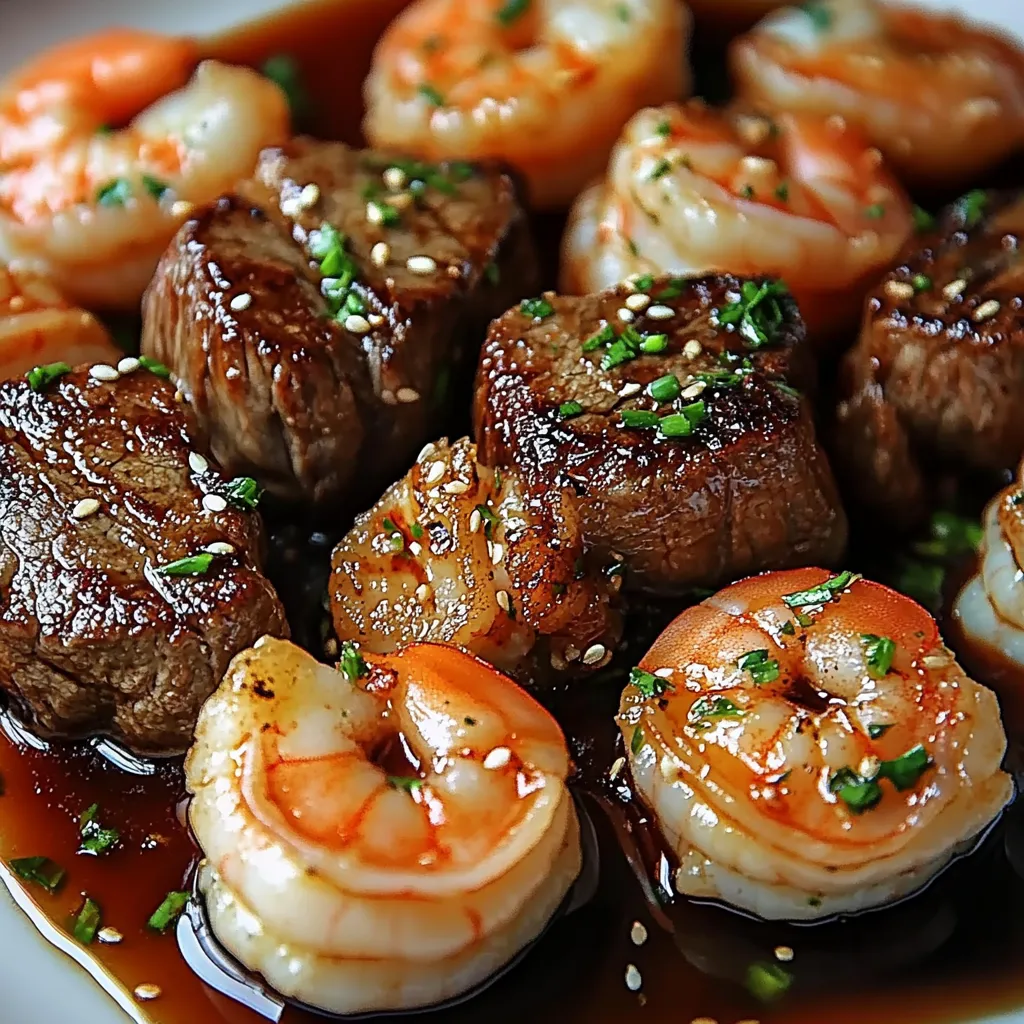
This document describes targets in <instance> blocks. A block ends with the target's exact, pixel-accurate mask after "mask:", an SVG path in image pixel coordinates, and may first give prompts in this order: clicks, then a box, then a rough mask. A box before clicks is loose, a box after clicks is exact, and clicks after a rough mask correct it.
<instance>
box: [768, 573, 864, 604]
mask: <svg viewBox="0 0 1024 1024" xmlns="http://www.w3.org/2000/svg"><path fill="white" fill-rule="evenodd" d="M859 579H860V575H859V574H858V573H853V572H850V571H849V570H844V571H843V572H841V573H838V574H837V575H835V576H831V577H829V579H827V580H825V582H824V583H820V584H819V585H818V586H816V587H812V588H811V589H810V590H798V591H797V592H796V593H795V594H783V595H782V600H783V601H785V602H786V604H788V605H789V607H790V608H802V607H803V606H804V605H809V604H828V602H829V601H831V600H832V599H833V597H835V595H836V594H838V593H840V592H841V591H843V590H845V589H846V588H847V587H849V586H852V585H853V584H854V583H856V582H857V580H859Z"/></svg>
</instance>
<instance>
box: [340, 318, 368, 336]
mask: <svg viewBox="0 0 1024 1024" xmlns="http://www.w3.org/2000/svg"><path fill="white" fill-rule="evenodd" d="M369 329H370V321H369V320H367V319H366V317H365V316H360V315H359V314H358V313H352V314H350V315H349V316H347V317H345V330H346V331H348V332H349V333H350V334H366V332H367V331H369Z"/></svg>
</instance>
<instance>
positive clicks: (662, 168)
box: [647, 157, 672, 181]
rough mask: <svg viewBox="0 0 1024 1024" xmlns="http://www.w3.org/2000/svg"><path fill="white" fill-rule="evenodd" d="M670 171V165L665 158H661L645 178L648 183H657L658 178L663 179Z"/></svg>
mask: <svg viewBox="0 0 1024 1024" xmlns="http://www.w3.org/2000/svg"><path fill="white" fill-rule="evenodd" d="M671 170H672V164H670V163H669V161H668V160H666V159H665V157H662V158H661V159H660V160H659V161H658V162H657V163H656V164H655V165H654V167H652V168H651V173H650V174H649V175H648V176H647V178H648V181H657V180H658V178H662V177H664V176H665V175H666V174H668V172H669V171H671Z"/></svg>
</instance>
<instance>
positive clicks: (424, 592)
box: [416, 583, 431, 601]
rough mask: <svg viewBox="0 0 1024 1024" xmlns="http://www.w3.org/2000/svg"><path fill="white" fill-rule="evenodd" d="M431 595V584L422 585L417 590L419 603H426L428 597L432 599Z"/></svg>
mask: <svg viewBox="0 0 1024 1024" xmlns="http://www.w3.org/2000/svg"><path fill="white" fill-rule="evenodd" d="M430 593H431V591H430V584H429V583H421V584H420V585H419V586H418V587H417V588H416V600H417V601H426V599H427V598H428V597H430Z"/></svg>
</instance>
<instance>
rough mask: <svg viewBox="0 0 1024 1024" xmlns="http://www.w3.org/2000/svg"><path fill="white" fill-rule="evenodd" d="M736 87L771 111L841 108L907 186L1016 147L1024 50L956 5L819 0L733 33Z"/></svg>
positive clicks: (967, 169) (929, 182)
mask: <svg viewBox="0 0 1024 1024" xmlns="http://www.w3.org/2000/svg"><path fill="white" fill-rule="evenodd" d="M730 66H731V69H732V73H733V76H734V78H735V80H736V85H737V91H738V94H739V96H740V97H741V98H742V99H743V100H746V101H749V102H753V103H755V104H757V105H758V106H760V107H763V108H765V109H768V110H776V111H779V110H788V111H792V112H794V113H814V114H821V115H840V116H842V117H843V118H845V119H846V120H847V121H848V122H849V123H850V124H852V125H856V126H857V127H858V128H860V129H861V130H862V131H863V132H864V133H865V134H866V135H867V136H868V137H869V138H870V139H871V141H872V142H873V143H874V145H876V146H877V147H878V148H879V149H880V150H881V151H882V152H883V153H884V154H885V156H886V159H887V160H888V161H889V163H890V164H891V165H892V166H893V167H894V169H895V170H896V171H897V172H898V173H899V174H900V175H901V177H903V179H904V180H906V181H907V182H908V183H911V184H914V185H923V186H945V187H967V186H968V185H971V184H976V183H977V182H976V180H974V178H975V176H976V175H978V174H980V173H983V172H984V171H985V170H986V169H987V168H989V167H991V166H992V165H993V164H995V163H997V162H998V161H1000V160H1002V159H1003V158H1004V157H1007V156H1009V155H1010V154H1012V153H1013V152H1014V151H1016V150H1018V149H1020V148H1021V146H1022V145H1024V53H1022V52H1021V50H1020V49H1019V48H1018V47H1017V46H1015V45H1014V44H1013V43H1011V42H1010V41H1009V40H1008V39H1007V38H1005V37H1003V36H1001V35H998V34H997V33H994V32H990V31H987V30H985V29H984V28H982V27H981V26H978V25H975V24H973V23H971V22H969V21H966V20H965V19H963V18H960V17H958V16H956V15H955V14H945V13H938V12H936V11H928V10H923V9H921V8H918V7H912V6H904V5H902V4H899V3H888V2H885V3H883V2H879V0H819V2H815V3H806V4H803V5H801V6H800V7H787V8H785V9H783V10H780V11H777V12H774V13H772V14H770V15H768V16H767V17H766V18H765V19H764V20H763V21H762V22H760V23H759V24H758V25H756V26H755V27H754V28H753V29H752V30H751V31H750V33H749V34H748V35H746V36H742V37H741V38H739V39H737V40H736V41H734V42H733V44H732V47H731V50H730Z"/></svg>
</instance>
